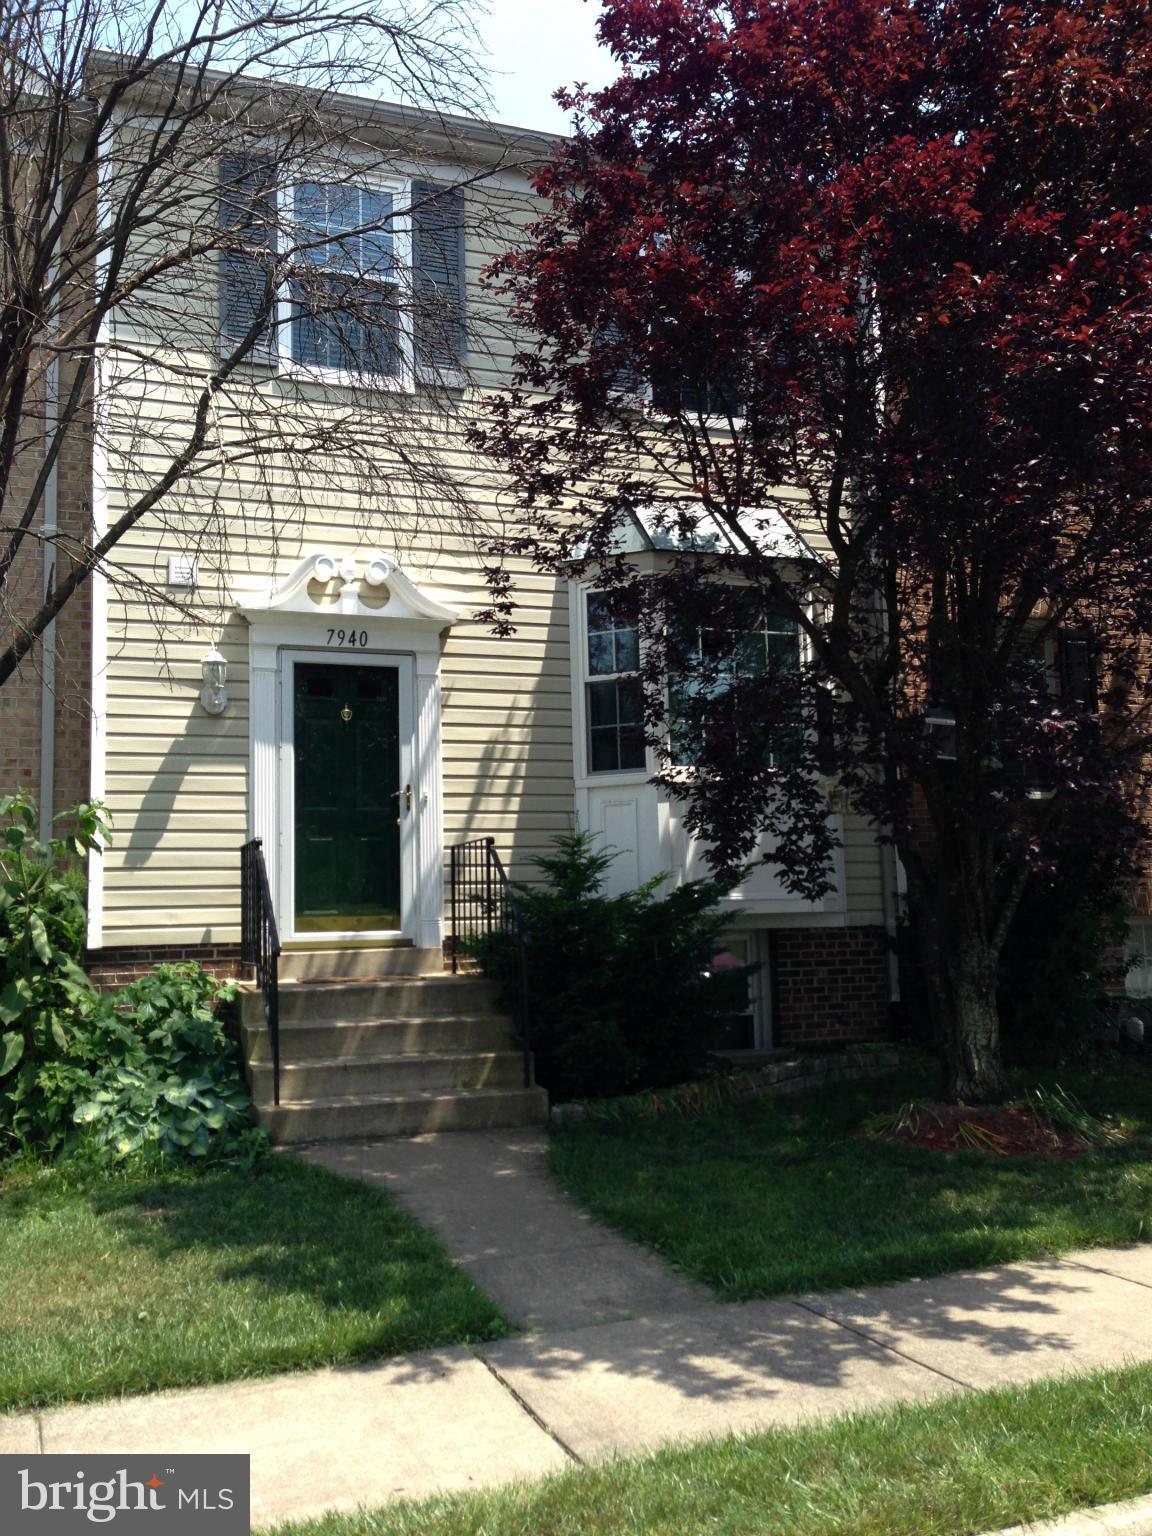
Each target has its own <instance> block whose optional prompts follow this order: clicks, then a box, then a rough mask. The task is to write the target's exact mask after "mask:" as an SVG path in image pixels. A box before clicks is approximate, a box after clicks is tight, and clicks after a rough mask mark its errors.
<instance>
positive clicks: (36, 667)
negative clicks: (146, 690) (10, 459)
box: [0, 368, 92, 813]
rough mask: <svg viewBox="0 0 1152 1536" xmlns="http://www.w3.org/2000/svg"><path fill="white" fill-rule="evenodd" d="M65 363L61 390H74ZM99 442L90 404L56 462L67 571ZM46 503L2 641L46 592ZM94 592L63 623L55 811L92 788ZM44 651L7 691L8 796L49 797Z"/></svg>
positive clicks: (35, 403)
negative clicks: (43, 741) (44, 789)
mask: <svg viewBox="0 0 1152 1536" xmlns="http://www.w3.org/2000/svg"><path fill="white" fill-rule="evenodd" d="M69 382H70V381H69V377H68V370H67V368H65V369H64V370H63V377H62V379H61V387H62V393H64V394H66V393H67V390H68V387H69ZM42 410H43V401H42V399H39V398H37V397H35V396H33V397H32V398H30V400H29V402H28V405H27V409H26V412H25V420H26V423H27V426H26V431H25V434H24V437H23V439H22V441H21V442H20V443H18V444H17V449H16V454H15V458H14V463H13V473H12V477H11V482H10V491H9V497H8V501H7V506H8V508H9V510H10V513H11V514H12V515H16V514H17V513H18V512H19V511H20V510H21V508H22V506H23V498H24V497H26V496H27V495H28V494H29V493H30V492H31V490H32V488H33V487H34V484H35V480H36V476H37V474H38V473H39V469H40V464H41V462H42V455H43V451H44V418H43V415H42ZM91 497H92V441H91V420H90V413H89V411H88V409H87V408H84V409H82V410H81V412H80V415H79V417H78V419H77V420H76V421H75V423H74V425H73V427H72V428H71V430H70V431H69V433H68V435H67V437H66V439H65V442H64V445H63V448H62V450H61V453H60V455H59V457H58V460H57V472H56V499H57V511H56V516H57V522H58V524H59V535H58V538H57V540H56V542H55V544H54V546H53V548H54V558H55V564H56V570H57V574H58V576H63V575H65V574H67V573H68V572H69V571H70V569H71V560H72V556H73V554H74V553H76V552H78V551H79V550H80V549H81V548H82V547H83V545H84V544H85V542H86V541H87V539H88V535H89V531H90V528H91V521H92V504H91ZM43 513H44V508H43V504H41V506H40V507H39V508H38V509H37V512H36V516H35V519H34V521H33V524H32V535H33V536H32V537H30V538H28V539H26V540H25V542H24V544H23V545H22V547H21V551H20V554H19V555H18V557H17V559H16V563H15V566H14V567H13V571H12V577H11V581H10V585H9V588H8V591H7V593H6V595H5V598H4V600H3V603H2V604H0V639H4V640H7V639H8V638H9V637H10V636H11V635H12V634H13V633H14V632H15V631H16V630H17V629H18V628H19V625H20V623H21V621H22V620H24V619H26V618H27V617H28V616H29V615H30V614H31V613H32V612H34V611H35V609H36V608H37V607H38V606H39V604H40V602H41V600H42V597H43V592H44V543H43V540H42V539H41V538H40V537H39V536H38V534H39V532H40V530H41V529H42V527H43ZM91 613H92V603H91V593H90V590H89V588H88V586H87V584H85V585H84V586H83V587H81V589H80V590H79V591H78V592H77V593H76V594H75V595H74V596H73V597H72V598H71V599H70V600H69V602H68V603H67V605H66V606H65V608H64V610H63V612H62V613H61V615H60V617H59V619H58V620H57V622H56V681H55V688H54V695H53V713H54V716H55V742H56V750H55V793H54V795H53V804H52V809H53V812H54V813H55V812H58V811H61V810H65V809H66V808H67V807H68V806H71V805H75V804H76V803H77V802H78V801H80V800H86V799H87V798H88V793H89V784H90V782H91V780H90V772H89V756H90V752H89V737H90V729H91V672H92V661H91V654H92V653H91ZM42 663H43V651H42V646H41V645H40V644H36V645H35V646H34V647H33V649H32V650H31V652H30V653H29V654H28V656H26V657H25V659H24V661H23V663H22V664H21V666H20V668H19V670H18V671H17V673H16V674H15V675H14V676H13V677H12V678H10V679H9V681H8V682H7V683H6V684H5V685H4V686H3V688H0V793H6V792H8V791H9V790H11V789H17V788H18V789H22V790H26V791H28V792H29V793H30V794H32V795H33V796H35V798H36V799H37V800H39V799H40V790H41V764H40V710H41V693H42V678H43V666H42Z"/></svg>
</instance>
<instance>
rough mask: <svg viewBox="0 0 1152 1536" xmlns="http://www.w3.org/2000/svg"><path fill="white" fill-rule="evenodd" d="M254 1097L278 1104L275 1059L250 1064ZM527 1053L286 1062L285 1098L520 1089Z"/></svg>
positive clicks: (283, 1075) (282, 1068)
mask: <svg viewBox="0 0 1152 1536" xmlns="http://www.w3.org/2000/svg"><path fill="white" fill-rule="evenodd" d="M249 1080H250V1082H251V1084H252V1093H253V1097H254V1098H255V1099H256V1101H257V1103H258V1104H268V1105H270V1104H271V1103H272V1063H271V1062H270V1061H261V1062H254V1063H252V1065H251V1066H250V1067H249ZM523 1084H524V1057H523V1055H522V1054H521V1053H520V1052H519V1051H494V1052H490V1053H487V1054H480V1053H478V1052H477V1053H472V1054H468V1055H448V1054H435V1053H430V1054H426V1055H421V1056H360V1055H357V1056H353V1057H344V1058H340V1057H330V1058H327V1059H324V1058H321V1059H320V1060H316V1061H288V1062H282V1063H281V1066H280V1102H281V1103H282V1104H284V1103H288V1104H299V1103H304V1102H308V1101H311V1100H313V1099H344V1098H354V1099H361V1098H364V1097H365V1096H369V1095H375V1094H388V1095H397V1094H399V1095H404V1094H410V1093H430V1092H439V1093H455V1092H458V1091H459V1090H461V1089H473V1088H519V1087H523Z"/></svg>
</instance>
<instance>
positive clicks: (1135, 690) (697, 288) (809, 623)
mask: <svg viewBox="0 0 1152 1536" xmlns="http://www.w3.org/2000/svg"><path fill="white" fill-rule="evenodd" d="M600 30H601V35H602V38H603V40H604V42H605V43H606V44H607V45H608V46H609V47H610V48H611V49H612V50H613V52H614V54H615V56H616V58H617V60H618V63H619V66H620V77H619V79H618V80H617V81H616V82H615V83H614V84H613V85H611V86H609V87H608V88H607V89H606V90H604V91H601V92H599V93H597V94H594V95H585V94H582V93H577V94H576V95H574V96H573V97H572V98H571V101H572V103H573V104H574V105H575V106H576V107H577V108H578V110H579V113H580V127H579V131H578V132H577V133H576V135H575V137H574V139H573V140H572V141H571V142H570V143H568V144H566V145H565V146H564V147H563V148H562V149H561V150H560V151H559V152H558V153H557V155H556V157H555V159H554V161H553V163H552V164H551V165H550V166H548V167H547V168H546V169H545V170H544V171H543V172H542V173H541V175H540V177H539V181H538V187H539V191H540V193H541V194H542V196H543V197H544V198H545V199H547V201H548V204H549V207H548V209H547V211H546V212H545V213H544V214H543V216H542V217H541V219H540V220H539V222H538V223H537V224H536V225H535V227H534V228H533V230H532V231H531V234H530V238H529V240H528V243H527V245H526V246H525V248H523V249H522V250H518V251H516V252H514V253H512V254H510V255H509V256H507V257H506V258H505V259H504V260H503V261H502V262H500V263H499V264H498V267H497V270H496V273H495V275H494V279H493V280H494V281H495V282H496V283H497V285H498V286H500V287H501V288H502V290H503V291H504V292H505V293H506V294H507V295H508V296H509V297H510V300H511V302H512V304H513V306H514V309H515V312H516V314H517V315H518V317H519V318H520V320H521V321H522V322H523V324H524V326H525V328H526V333H527V334H528V336H529V340H528V342H527V343H526V344H525V347H524V349H523V351H522V353H521V355H520V357H519V361H518V378H517V387H516V388H515V389H513V390H512V391H511V393H509V394H506V395H503V396H500V397H497V398H495V399H493V400H492V401H491V402H490V415H489V420H488V424H487V427H486V429H485V430H484V431H483V433H482V434H480V437H481V439H482V441H483V442H484V444H485V446H486V447H487V449H488V450H489V451H490V452H492V453H494V454H495V455H496V456H497V457H498V458H499V459H501V460H502V461H503V463H504V464H505V466H506V467H507V469H508V470H509V471H510V473H511V475H512V479H513V482H514V485H515V487H516V490H517V493H518V499H519V506H520V509H521V516H520V524H519V526H518V527H517V528H516V529H514V530H513V532H512V534H511V535H510V537H509V539H508V540H507V541H505V543H504V544H503V546H502V547H501V549H500V550H499V551H498V552H497V553H498V554H499V555H506V554H507V553H509V552H510V551H512V550H516V551H519V552H521V553H525V552H527V553H529V554H530V555H532V556H533V557H534V558H535V559H536V560H537V561H539V562H540V563H541V564H542V565H545V566H548V567H551V568H556V567H557V566H559V565H561V564H563V563H564V562H566V561H569V560H571V559H572V558H573V557H576V558H577V559H578V560H579V561H580V562H582V567H583V569H585V570H587V569H590V568H596V569H597V570H599V571H600V576H599V579H601V580H606V581H608V582H610V583H612V584H617V585H621V586H626V587H632V588H634V589H635V591H636V593H637V595H638V596H639V597H640V598H641V600H642V603H643V606H644V614H645V619H644V628H645V633H646V634H647V635H648V637H649V642H650V644H649V656H648V663H647V669H646V682H647V688H646V695H647V713H648V726H649V730H650V732H651V735H652V739H653V741H655V742H656V743H657V744H658V745H659V746H660V749H661V750H662V752H663V759H662V761H663V771H662V774H661V778H662V779H663V780H664V781H665V782H666V783H667V784H668V785H669V786H672V785H675V787H676V792H677V793H679V794H681V795H683V796H684V797H685V800H686V803H687V805H688V816H689V820H690V823H691V824H692V825H693V826H694V827H695V829H696V830H698V831H699V832H701V833H702V834H705V835H707V837H708V838H709V839H710V840H711V841H712V843H713V845H714V849H715V857H716V860H717V861H718V862H719V863H721V864H728V865H731V864H733V863H738V862H739V861H741V860H743V859H746V858H747V857H749V855H750V854H751V853H752V852H753V850H754V849H755V848H756V846H757V845H758V844H759V843H760V842H761V839H766V840H767V846H768V847H769V849H770V850H772V852H773V855H774V857H776V859H777V860H778V861H779V862H780V864H781V866H782V869H783V871H784V875H785V878H786V879H787V880H788V881H789V882H790V883H791V884H792V885H793V887H794V888H795V889H797V890H799V891H802V892H807V893H815V892H817V891H819V889H820V888H821V886H822V883H823V881H824V879H825V875H824V870H825V865H826V858H827V853H828V849H829V846H830V842H831V839H832V833H831V831H830V826H829V821H828V817H827V814H826V797H825V795H824V793H823V791H822V790H821V787H820V783H819V772H820V771H823V772H827V771H829V770H835V771H836V773H838V774H839V776H840V777H841V781H842V783H843V784H844V786H845V787H846V788H847V790H848V792H849V794H850V797H851V799H852V801H853V802H854V804H855V805H856V807H857V808H858V809H860V810H861V811H864V812H866V813H867V814H869V815H871V816H874V817H875V818H877V819H878V820H879V821H880V822H881V823H882V824H884V825H885V826H887V827H889V828H891V833H892V836H893V839H894V841H895V843H896V845H897V847H898V849H899V852H900V855H901V857H902V859H903V861H904V864H905V867H906V869H907V872H908V878H909V885H910V892H911V897H912V912H913V917H914V919H915V925H916V930H917V934H918V938H919V944H920V952H921V956H922V960H923V964H924V969H925V974H926V977H927V980H928V983H929V991H930V995H931V998H932V1004H933V1012H934V1014H935V1017H936V1023H937V1026H938V1030H939V1034H940V1039H941V1044H942V1048H943V1055H944V1060H945V1065H946V1079H947V1081H946V1086H947V1089H948V1091H949V1093H950V1094H951V1095H952V1096H954V1097H962V1098H970V1099H981V1098H991V1097H995V1096H996V1095H997V1093H998V1092H999V1091H1000V1086H1001V1085H1000V1075H999V1061H998V1033H997V1029H998V1026H997V1018H996V1010H995V986H996V970H997V964H998V961H999V957H1000V954H1001V952H1002V949H1003V946H1004V942H1005V938H1006V934H1007V932H1008V928H1009V925H1010V923H1011V920H1012V916H1013V913H1014V911H1015V910H1016V906H1017V903H1018V902H1019V900H1020V896H1021V893H1022V891H1023V889H1024V887H1025V885H1026V883H1027V881H1028V880H1029V879H1034V878H1037V877H1040V878H1042V877H1043V872H1044V870H1045V869H1046V868H1047V867H1048V865H1049V864H1050V862H1051V860H1052V858H1053V857H1054V852H1055V850H1056V849H1057V848H1058V846H1059V843H1060V839H1061V837H1062V836H1063V835H1064V831H1065V828H1066V826H1067V824H1068V820H1069V817H1070V815H1072V814H1073V813H1074V812H1075V809H1076V806H1077V804H1078V802H1080V801H1081V800H1083V799H1084V798H1091V799H1092V800H1093V801H1094V802H1105V803H1109V804H1111V805H1113V806H1116V805H1119V806H1120V807H1121V808H1124V809H1127V810H1131V809H1133V808H1134V807H1135V805H1136V803H1137V801H1138V800H1139V798H1140V796H1141V795H1142V794H1143V784H1144V769H1143V763H1144V759H1145V756H1146V754H1145V751H1144V745H1143V743H1144V737H1145V735H1146V721H1145V718H1144V717H1145V715H1146V713H1147V708H1148V689H1147V682H1146V680H1147V675H1148V666H1147V657H1146V643H1147V636H1148V634H1149V631H1150V626H1152V579H1150V578H1152V503H1150V497H1149V486H1150V485H1152V367H1150V356H1149V340H1150V337H1152V303H1150V300H1152V233H1150V232H1152V141H1150V132H1149V130H1150V126H1152V8H1150V7H1149V5H1148V3H1147V0H1103V3H1102V0H1029V3H1022V4H1004V3H1001V0H731V3H728V4H718V3H705V0H605V6H604V11H603V16H602V19H601V22H600ZM652 380H655V381H656V391H655V397H654V403H653V404H645V403H643V401H642V399H641V398H640V396H641V395H642V394H643V392H644V388H645V387H646V384H647V381H652ZM652 508H663V509H664V512H663V526H664V528H665V531H666V535H667V536H666V537H665V538H664V539H663V540H662V541H661V542H665V543H669V544H679V545H681V546H683V545H685V544H689V543H696V544H699V543H700V541H701V536H702V534H703V533H705V532H707V533H709V534H710V535H716V534H717V530H719V535H718V539H717V540H714V542H718V544H719V547H720V548H721V549H723V550H724V551H725V552H724V553H722V554H721V553H712V554H709V555H704V556H701V555H700V554H699V553H693V554H691V555H686V554H683V553H681V554H676V553H667V554H665V555H663V556H660V557H657V559H655V560H654V561H652V562H649V564H648V566H646V567H645V568H644V569H643V570H641V569H640V567H639V566H638V565H637V564H636V563H635V562H628V561H620V560H619V559H612V558H611V552H612V550H613V547H614V544H613V540H614V536H615V531H616V530H617V529H618V528H619V526H620V524H621V519H622V518H623V517H625V516H626V515H627V514H629V513H631V512H634V511H640V512H643V513H645V515H648V516H649V517H651V509H652ZM658 520H659V514H658ZM781 520H784V521H785V522H786V523H788V524H790V525H791V526H792V527H793V528H794V529H796V530H797V532H798V533H800V534H801V535H802V536H803V537H804V538H805V540H806V541H807V545H808V548H807V550H806V551H804V552H803V553H802V556H801V557H799V558H790V559H784V558H781V556H780V546H779V537H780V535H779V530H780V527H781ZM496 564H497V565H499V564H500V561H499V560H497V562H496ZM733 579H736V580H738V581H739V582H741V583H746V584H750V585H751V586H753V587H754V588H755V589H756V591H757V592H758V594H759V596H760V598H761V599H762V601H763V603H764V605H766V606H767V607H768V608H769V609H771V611H773V612H775V613H779V614H783V615H785V616H786V617H788V618H790V619H791V620H793V621H794V622H795V623H796V624H797V625H798V626H799V628H800V630H801V632H802V634H803V636H804V657H803V663H802V665H801V668H800V672H799V674H797V673H796V672H795V670H794V669H789V668H787V667H780V668H778V669H773V668H771V667H770V668H768V669H767V673H764V672H761V673H760V674H758V675H754V676H748V675H733V669H732V668H731V666H728V668H727V670H725V666H724V664H723V663H722V662H717V661H716V659H715V658H713V661H712V663H711V665H712V669H713V670H712V672H711V674H709V675H706V676H704V677H702V678H701V679H700V680H699V684H698V686H697V687H696V688H695V690H694V691H693V692H692V694H691V698H690V700H689V704H688V706H687V707H688V709H689V712H690V713H691V712H692V711H695V712H696V714H697V716H698V718H694V719H693V721H692V724H693V727H694V729H695V733H696V742H697V746H696V750H695V752H694V754H693V757H694V766H693V769H692V771H691V772H689V773H685V772H684V769H683V766H682V765H677V764H676V763H675V762H674V760H673V759H674V758H675V757H676V755H677V754H676V752H675V750H669V749H668V747H667V741H668V733H667V731H666V729H665V724H666V720H665V717H666V715H667V710H668V706H667V698H668V693H667V689H666V686H665V683H666V675H667V670H668V669H669V668H671V669H672V671H673V672H674V673H677V674H679V675H682V673H683V671H684V668H685V667H686V665H687V662H686V661H685V658H684V656H683V655H680V654H678V652H677V647H678V642H677V640H676V638H675V633H676V632H677V626H676V625H673V626H672V628H671V630H670V628H669V625H668V623H667V621H666V615H667V614H668V613H670V612H671V613H679V614H683V613H684V612H686V611H689V612H690V611H691V609H692V607H693V605H694V604H696V605H700V607H701V608H702V610H703V611H705V612H707V611H709V610H710V609H711V608H712V607H713V606H714V605H715V603H716V602H717V596H716V584H717V583H722V582H724V581H725V580H727V581H731V580H733ZM501 597H502V598H503V599H504V600H505V602H506V600H507V598H508V593H507V590H505V591H504V592H503V593H502V594H501ZM500 615H501V616H503V617H506V616H507V615H506V610H505V608H504V607H501V608H500ZM714 623H715V625H716V626H717V627H723V626H722V625H721V624H720V621H719V620H716V621H714ZM680 627H681V629H682V627H683V626H682V623H681V626H680ZM1062 660H1064V661H1066V662H1067V663H1068V664H1067V665H1066V666H1065V667H1064V669H1063V681H1062V684H1061V678H1060V673H1061V665H1060V663H1061V661H1062ZM1089 662H1090V663H1091V665H1088V663H1089ZM705 671H706V672H707V666H706V667H705ZM1092 671H1094V672H1095V675H1096V679H1097V682H1096V685H1095V686H1094V685H1093V683H1092V681H1091V679H1090V677H1089V675H1088V674H1089V672H1092ZM737 672H738V669H737ZM773 674H774V675H773ZM926 705H932V706H937V707H938V709H937V712H939V711H940V710H943V711H944V712H945V713H950V714H954V716H955V720H956V730H955V739H954V743H953V742H951V741H950V742H949V743H948V744H947V750H948V751H949V752H951V751H953V750H954V754H955V755H954V757H952V756H942V755H941V747H942V739H941V731H940V729H939V728H932V727H931V726H930V725H929V724H928V723H927V722H926V721H925V718H924V713H925V706H926ZM682 707H683V706H682ZM798 720H799V721H800V722H801V723H802V724H803V725H804V727H805V730H804V731H802V732H800V733H799V736H800V738H801V739H800V741H799V744H797V734H798V733H797V732H796V730H795V729H794V728H793V729H791V732H790V737H789V739H790V743H791V744H790V748H789V751H788V752H787V753H781V752H780V751H775V752H773V753H772V754H771V756H770V757H769V754H768V752H767V748H768V747H769V746H771V745H772V744H773V743H775V744H776V745H777V746H778V745H779V742H780V740H781V739H782V738H781V733H782V732H785V733H786V734H787V733H788V726H789V724H791V726H792V727H794V726H795V723H796V722H797V721H798ZM949 735H951V733H949ZM1116 824H1117V825H1122V824H1123V823H1122V821H1117V823H1116ZM1117 835H1118V836H1119V834H1117ZM1115 853H1116V849H1115V848H1112V849H1110V850H1109V854H1110V856H1114V855H1115Z"/></svg>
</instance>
